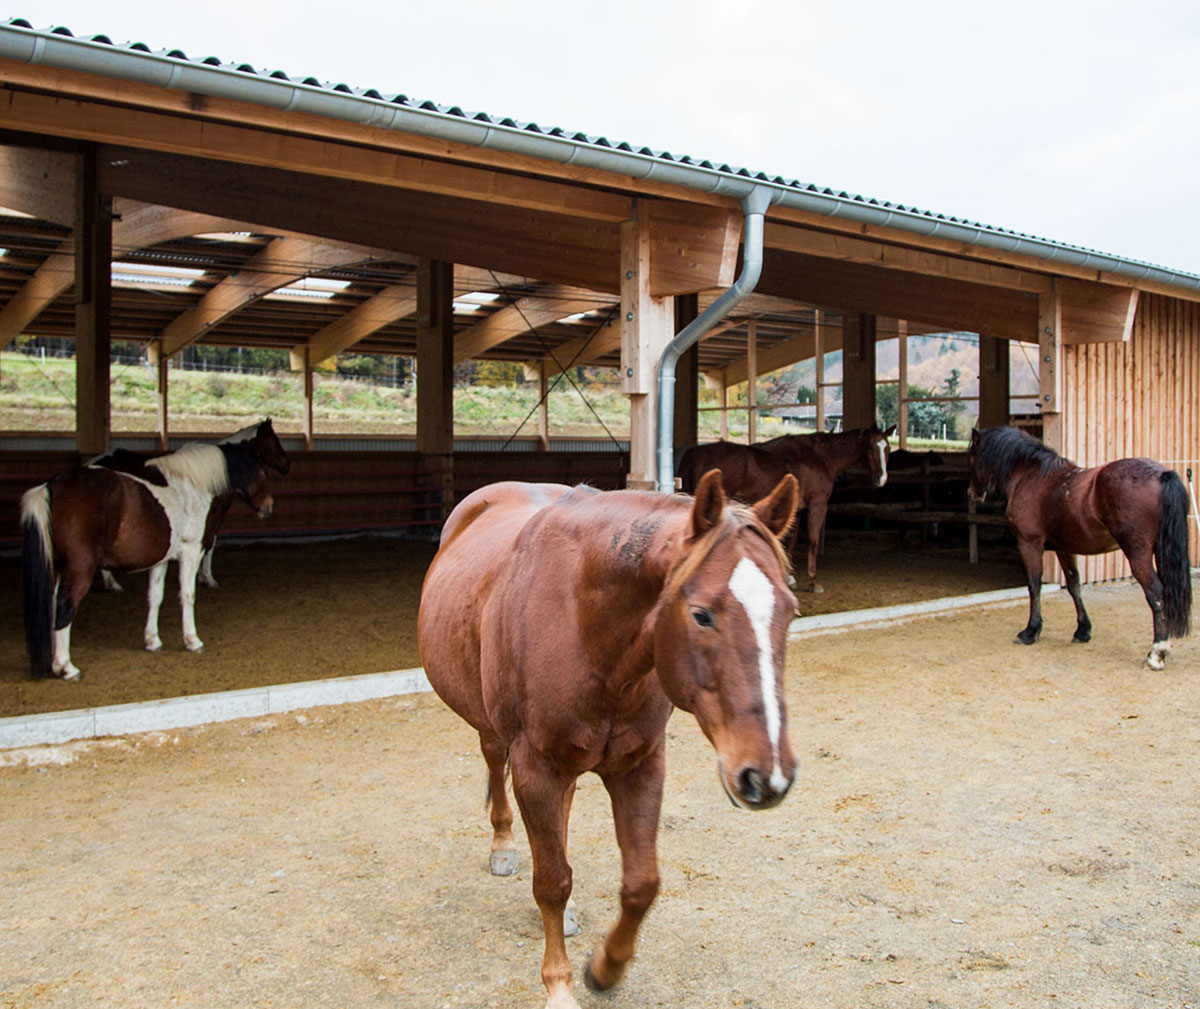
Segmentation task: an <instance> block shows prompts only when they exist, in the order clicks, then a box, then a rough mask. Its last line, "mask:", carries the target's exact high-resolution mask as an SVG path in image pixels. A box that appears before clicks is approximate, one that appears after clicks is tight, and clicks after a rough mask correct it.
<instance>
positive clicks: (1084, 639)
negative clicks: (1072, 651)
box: [1071, 634, 1092, 645]
mask: <svg viewBox="0 0 1200 1009" xmlns="http://www.w3.org/2000/svg"><path fill="white" fill-rule="evenodd" d="M1091 640H1092V636H1091V635H1090V634H1076V635H1075V637H1073V638H1072V639H1071V642H1072V643H1073V644H1076V645H1086V644H1087V643H1088V642H1089V641H1091Z"/></svg>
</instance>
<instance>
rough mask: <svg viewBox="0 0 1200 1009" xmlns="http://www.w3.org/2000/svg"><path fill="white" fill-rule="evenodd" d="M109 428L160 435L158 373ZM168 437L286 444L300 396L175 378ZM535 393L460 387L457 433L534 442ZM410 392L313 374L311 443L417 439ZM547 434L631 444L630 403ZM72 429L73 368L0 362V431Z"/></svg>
mask: <svg viewBox="0 0 1200 1009" xmlns="http://www.w3.org/2000/svg"><path fill="white" fill-rule="evenodd" d="M111 375H112V384H111V390H112V424H113V431H114V432H117V433H127V434H130V433H152V432H154V431H155V430H157V409H158V407H157V400H156V397H155V372H154V370H153V369H152V368H150V367H147V366H146V365H145V364H116V363H114V364H113V367H112V373H111ZM169 399H170V428H171V430H172V431H177V432H186V433H188V434H201V435H206V434H212V435H219V434H228V433H229V432H231V431H236V430H237V429H239V428H241V427H244V426H246V425H247V424H250V423H253V422H254V421H257V420H261V419H262V418H263V417H268V416H269V417H272V418H274V420H275V427H276V429H277V430H278V431H280V432H281V433H285V434H295V433H298V432H299V431H300V430H301V409H302V406H303V400H304V392H303V383H302V380H301V376H300V375H299V374H297V373H294V372H274V373H269V374H254V373H249V372H245V373H240V372H215V371H213V372H205V371H186V370H183V369H173V370H172V371H171V381H170V395H169ZM537 400H538V395H537V386H536V385H533V384H525V385H515V386H513V385H507V386H479V385H476V386H467V387H459V388H456V389H455V390H454V431H455V434H457V435H459V436H472V435H474V436H479V435H486V436H492V437H498V438H507V437H510V436H513V435H515V434H517V433H518V432H519V434H520V435H521V436H523V437H534V436H536V434H537V417H536V408H537ZM715 402H716V400H715V396H714V394H713V393H711V392H709V391H708V390H702V393H701V404H702V405H704V406H712V405H715ZM416 403H417V401H416V391H415V389H414V388H413V386H412V385H411V384H410V385H408V386H406V387H404V388H399V389H394V388H391V387H389V386H386V385H374V384H372V383H369V382H364V381H359V380H355V379H348V378H342V377H339V376H337V375H329V374H325V373H317V374H316V375H315V376H314V392H313V414H314V420H313V423H314V427H315V429H316V433H317V435H318V436H320V435H322V434H370V435H392V436H401V437H403V436H411V435H413V434H415V433H416ZM549 414H550V431H551V435H552V436H557V437H590V438H606V437H608V434H609V433H610V432H611V434H612V436H613V437H614V438H617V439H623V438H628V437H629V401H628V399H627V398H626V397H625V395H624V394H622V392H621V391H620V387H619V386H618V385H616V384H615V383H614V384H611V385H610V384H599V383H596V384H590V385H585V386H583V387H582V388H581V389H576V388H575V387H574V386H572V385H571V384H570V383H569V382H568V381H566V380H565V379H564V380H563V381H561V382H560V383H559V384H558V385H557V386H555V387H554V388H553V389H552V390H551V393H550V397H549ZM728 416H729V437H730V438H731V439H732V440H735V441H738V440H741V441H744V440H745V438H746V423H747V417H746V411H745V410H744V409H743V410H730V411H729V414H728ZM719 425H720V419H719V414H718V413H717V412H716V411H715V410H702V411H701V413H700V440H701V441H713V440H715V439H716V438H718V437H719V432H720V426H719ZM74 428H75V362H74V361H73V360H69V359H63V358H46V359H45V360H43V359H40V358H37V357H31V356H28V355H25V354H20V353H14V352H6V353H2V354H0V430H3V431H63V432H68V431H73V430H74ZM795 432H796V428H794V427H791V426H789V425H786V424H784V422H783V421H781V420H780V419H779V418H776V417H772V416H769V415H762V416H760V417H759V421H758V437H759V438H760V439H764V438H772V437H775V436H776V435H779V434H788V433H795ZM910 445H911V447H913V448H919V447H936V448H943V449H945V448H950V449H953V448H958V447H962V446H961V443H953V442H952V443H944V442H938V443H933V442H928V443H926V442H921V443H917V442H916V441H915V440H910Z"/></svg>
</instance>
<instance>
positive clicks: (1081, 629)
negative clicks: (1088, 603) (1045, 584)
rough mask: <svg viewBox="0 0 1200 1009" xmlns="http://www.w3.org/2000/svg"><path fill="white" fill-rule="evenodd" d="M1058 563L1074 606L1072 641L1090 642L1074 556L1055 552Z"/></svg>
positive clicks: (1089, 632) (1077, 564)
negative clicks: (1073, 634)
mask: <svg viewBox="0 0 1200 1009" xmlns="http://www.w3.org/2000/svg"><path fill="white" fill-rule="evenodd" d="M1055 555H1056V556H1057V557H1058V563H1059V564H1060V565H1061V566H1062V569H1063V574H1064V575H1065V576H1066V579H1067V591H1068V592H1069V593H1070V594H1071V601H1072V602H1073V603H1074V604H1075V636H1074V637H1073V638H1071V640H1072V641H1074V642H1077V643H1078V644H1084V643H1086V642H1088V641H1091V640H1092V622H1091V620H1089V619H1088V615H1087V610H1086V609H1084V606H1083V591H1082V589H1081V588H1080V585H1079V563H1078V561H1077V560H1076V559H1075V555H1074V554H1068V553H1064V552H1062V551H1061V550H1060V551H1055Z"/></svg>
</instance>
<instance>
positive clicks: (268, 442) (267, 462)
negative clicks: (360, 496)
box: [88, 417, 292, 592]
mask: <svg viewBox="0 0 1200 1009" xmlns="http://www.w3.org/2000/svg"><path fill="white" fill-rule="evenodd" d="M217 444H218V445H239V444H244V445H246V447H247V448H249V449H250V451H251V452H252V453H253V454H254V458H255V459H257V460H258V464H259V465H260V466H262V467H263V468H264V469H272V470H274V471H275V472H276V473H279V474H280V475H281V476H286V475H287V473H288V471H289V470H290V469H291V467H292V462H291V460H290V459H289V458H288V454H287V452H286V451H284V448H283V444H282V442H280V440H279V436H278V435H276V434H275V426H274V425H273V424H272V422H271V418H270V417H268V418H267V419H266V420H264V421H261V422H259V423H257V424H251V425H249V426H248V427H244V428H242V429H241V430H240V431H235V432H234V433H233V434H231V435H230V436H229V437H228V438H222V439H221V440H220V441H219V442H218V443H217ZM151 458H153V457H152V456H148V455H142V454H141V453H140V452H130V451H129V450H128V449H121V448H119V449H116V450H115V451H113V452H110V453H108V454H107V455H102V456H97V457H96V458H95V459H92V460H90V461H89V462H88V465H89V466H103V467H105V468H106V469H115V470H118V471H119V472H121V473H128V474H130V475H131V476H137V477H142V478H143V479H144V478H145V476H146V473H145V469H146V464H147V463H148V462H150V460H151ZM236 497H237V495H236V494H234V493H233V491H226V492H225V493H224V494H218V495H217V496H216V497H215V498H213V501H212V504H211V505H210V506H209V509H208V518H207V519H206V520H205V524H204V538H203V540H202V542H201V547H202V550H203V552H202V553H201V555H200V570H199V572H198V573H197V575H196V580H197V581H198V582H199V583H200V584H201V585H206V586H208V588H210V589H215V588H216V587H217V580H216V578H214V577H213V573H212V559H213V551H214V550H215V549H216V544H217V533H218V532H220V530H221V524H222V523H223V522H224V521H225V516H226V515H227V514H228V512H229V507H230V505H232V504H233V502H234V499H235V498H236ZM100 576H101V578H103V580H104V587H105V588H106V589H108V590H109V591H110V592H119V591H120V590H121V585H120V583H119V582H118V581H117V580H116V578H114V577H113V576H112V573H111V572H110V571H109V570H108V569H107V568H102V569H101V571H100Z"/></svg>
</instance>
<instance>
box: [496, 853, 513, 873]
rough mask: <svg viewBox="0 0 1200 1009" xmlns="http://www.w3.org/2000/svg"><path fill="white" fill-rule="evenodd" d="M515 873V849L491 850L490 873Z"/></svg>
mask: <svg viewBox="0 0 1200 1009" xmlns="http://www.w3.org/2000/svg"><path fill="white" fill-rule="evenodd" d="M516 874H517V853H516V852H515V851H507V850H506V851H493V852H492V875H493V876H515V875H516Z"/></svg>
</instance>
